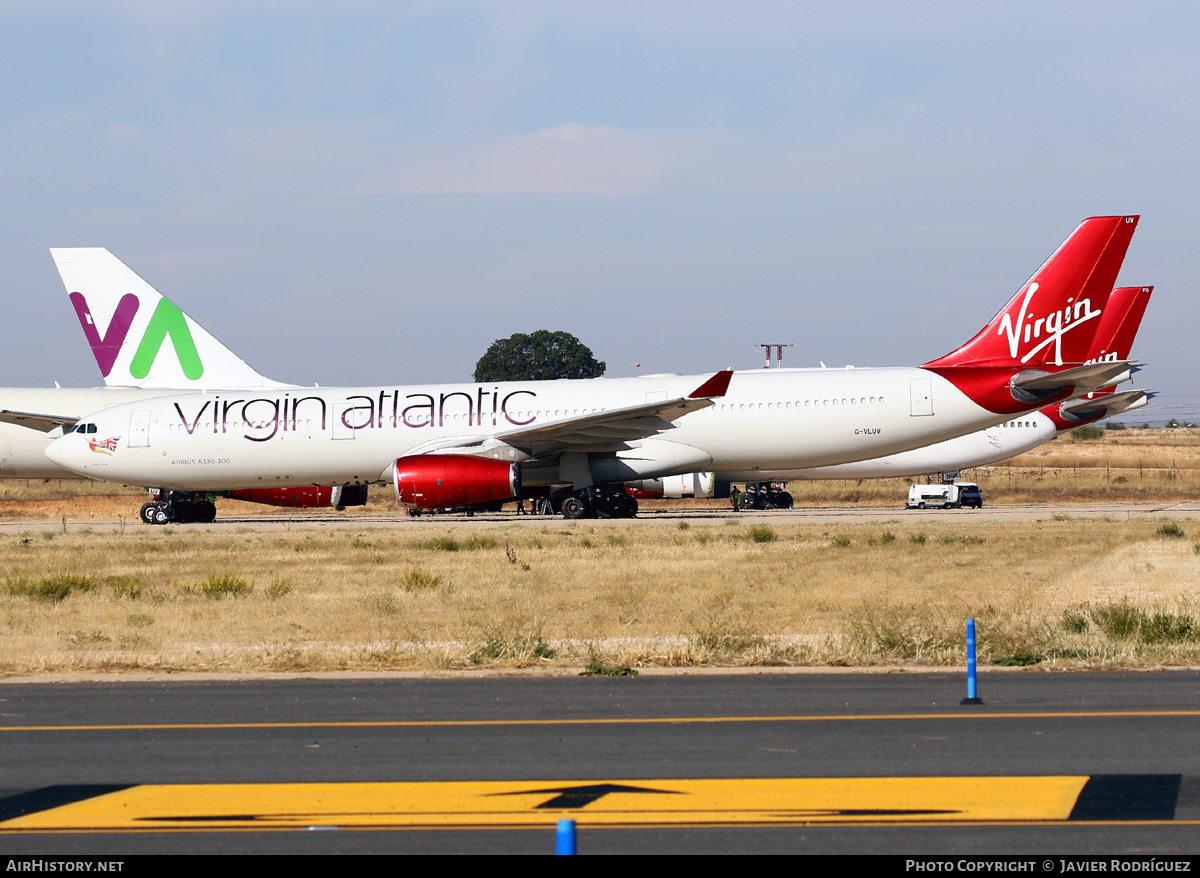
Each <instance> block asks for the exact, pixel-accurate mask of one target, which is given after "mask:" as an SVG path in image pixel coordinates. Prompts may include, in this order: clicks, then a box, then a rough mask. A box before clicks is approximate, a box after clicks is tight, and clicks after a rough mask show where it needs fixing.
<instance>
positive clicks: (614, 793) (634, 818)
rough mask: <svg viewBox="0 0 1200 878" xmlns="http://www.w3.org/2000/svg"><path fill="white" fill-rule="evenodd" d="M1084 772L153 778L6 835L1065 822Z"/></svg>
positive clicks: (31, 818) (23, 820) (20, 823)
mask: <svg viewBox="0 0 1200 878" xmlns="http://www.w3.org/2000/svg"><path fill="white" fill-rule="evenodd" d="M1088 780H1089V778H1088V777H1086V776H1060V777H908V778H861V777H860V778H767V779H721V780H612V781H488V782H451V783H324V784H320V783H314V784H308V783H296V784H174V785H145V786H135V787H130V788H128V789H124V790H119V791H114V792H109V793H107V794H102V795H94V796H91V797H88V798H82V799H81V800H79V801H73V802H69V803H68V804H60V805H58V806H57V807H48V808H46V809H45V810H40V811H35V812H34V813H27V814H24V815H23V816H19V817H14V818H12V819H9V820H7V821H4V822H2V823H0V831H9V832H12V831H25V832H28V831H38V830H41V831H60V832H61V831H67V832H71V831H87V830H93V831H94V830H108V831H119V830H131V829H140V830H147V829H159V830H161V829H191V830H197V829H205V830H218V829H219V830H230V829H246V828H251V829H303V828H306V827H310V826H337V827H344V828H384V827H394V828H417V827H431V828H451V827H462V828H466V827H493V828H499V827H520V826H547V825H551V824H553V822H554V821H555V820H556V819H558V818H560V817H571V818H574V819H575V820H576V821H577V822H578V823H579V824H580V825H581V826H631V825H648V824H649V825H656V826H670V825H689V826H696V825H708V824H722V825H738V824H742V825H747V824H755V825H760V826H761V825H789V824H791V825H796V824H820V823H828V824H847V823H873V824H877V823H880V822H901V823H963V822H971V823H979V822H1001V821H1003V822H1012V821H1036V822H1043V821H1063V820H1067V819H1068V818H1069V817H1070V816H1071V813H1072V809H1073V808H1074V807H1075V804H1076V801H1077V800H1078V799H1079V796H1080V793H1081V792H1082V791H1083V788H1084V786H1085V785H1086V784H1087V783H1088Z"/></svg>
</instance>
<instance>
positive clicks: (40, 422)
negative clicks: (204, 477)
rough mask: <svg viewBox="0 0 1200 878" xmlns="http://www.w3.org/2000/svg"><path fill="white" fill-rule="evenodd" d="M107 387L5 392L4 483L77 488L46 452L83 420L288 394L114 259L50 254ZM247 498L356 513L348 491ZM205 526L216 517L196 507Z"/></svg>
mask: <svg viewBox="0 0 1200 878" xmlns="http://www.w3.org/2000/svg"><path fill="white" fill-rule="evenodd" d="M50 252H51V255H52V256H53V258H54V262H55V265H56V266H57V268H58V271H59V274H60V275H61V277H62V280H63V284H64V285H65V286H66V288H67V293H68V295H69V298H70V301H71V305H72V307H73V308H74V310H75V314H76V316H77V317H78V318H79V324H80V326H81V327H82V329H83V333H84V336H85V337H86V338H87V341H88V344H89V345H90V347H91V349H92V353H93V355H94V356H95V358H96V365H97V366H98V367H99V368H100V373H101V375H102V376H103V378H104V382H105V386H104V387H92V388H71V389H68V388H61V387H57V386H55V387H54V388H53V389H48V388H30V387H12V388H0V478H47V479H51V478H54V479H75V478H80V476H79V475H78V474H77V473H74V472H71V471H70V470H67V469H64V468H62V467H60V466H57V465H56V464H54V463H52V462H51V461H50V460H49V459H47V457H46V446H47V445H48V444H49V443H50V441H51V440H52V439H54V438H57V437H58V436H61V435H62V428H63V427H68V426H70V425H72V424H74V423H75V422H76V421H77V420H78V419H79V416H80V415H84V414H87V413H88V412H92V411H96V410H97V409H100V408H105V407H108V406H112V405H117V404H119V403H123V402H129V401H131V400H135V399H145V398H148V397H151V396H160V395H162V394H164V393H180V392H185V391H188V390H208V391H211V390H213V389H225V388H229V389H247V390H257V389H262V388H267V387H270V388H283V387H292V386H294V385H288V384H282V383H280V382H278V381H273V380H271V379H270V378H267V377H265V376H263V375H261V374H259V373H258V372H256V371H254V370H253V369H252V368H250V366H248V365H247V364H246V363H245V361H244V360H242V359H241V358H240V357H238V356H237V355H236V354H234V353H233V352H232V351H231V350H229V349H228V348H227V347H225V346H224V345H223V344H221V343H220V342H219V341H217V340H216V339H215V338H213V337H212V336H211V335H210V334H209V333H208V332H206V331H205V330H204V328H203V327H201V326H200V325H199V324H197V323H196V322H195V321H194V320H192V318H191V317H189V316H188V315H186V314H184V313H183V312H182V311H181V310H180V309H179V308H178V307H177V306H176V305H175V304H174V303H173V302H171V301H170V300H168V299H166V298H165V297H164V296H162V295H161V294H160V293H159V292H158V291H157V290H155V289H154V288H153V287H152V286H150V284H148V283H147V282H146V281H145V280H143V279H142V278H141V277H139V276H138V275H137V274H135V273H134V272H133V271H131V270H130V269H129V268H128V267H127V266H126V265H125V264H124V263H122V262H121V261H120V260H119V259H117V258H116V257H115V256H113V255H112V254H111V253H109V252H108V251H107V250H104V249H102V248H96V247H89V248H70V249H54V250H51V251H50ZM239 499H244V500H250V501H253V502H259V503H269V504H272V505H284V506H300V505H306V506H320V505H329V506H339V505H354V504H355V503H357V502H361V501H363V500H365V494H364V493H363V492H361V491H357V492H356V491H343V489H342V488H341V487H334V488H329V487H323V488H309V489H306V490H301V491H294V490H293V491H288V492H280V491H276V490H260V491H249V492H240V493H239ZM197 504H198V505H197V506H196V507H195V510H194V511H195V512H196V513H197V514H198V515H199V516H200V517H205V516H207V515H210V514H212V515H215V512H216V509H215V507H213V506H212V504H211V503H210V502H208V501H207V500H206V499H204V500H197Z"/></svg>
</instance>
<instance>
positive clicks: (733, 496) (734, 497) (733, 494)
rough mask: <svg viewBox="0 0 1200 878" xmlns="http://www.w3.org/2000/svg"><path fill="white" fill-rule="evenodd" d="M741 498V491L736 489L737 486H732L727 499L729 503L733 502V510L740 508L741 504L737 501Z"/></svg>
mask: <svg viewBox="0 0 1200 878" xmlns="http://www.w3.org/2000/svg"><path fill="white" fill-rule="evenodd" d="M741 499H742V492H741V491H739V490H738V489H737V486H734V489H733V490H732V491H730V492H729V500H730V502H731V503H733V511H734V512H737V511H738V510H739V509H741V504H740V502H739V501H740V500H741Z"/></svg>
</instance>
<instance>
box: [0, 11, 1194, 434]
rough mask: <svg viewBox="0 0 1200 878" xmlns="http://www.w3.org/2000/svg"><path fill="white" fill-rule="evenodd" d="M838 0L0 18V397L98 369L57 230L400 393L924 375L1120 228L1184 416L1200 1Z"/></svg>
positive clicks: (226, 336) (264, 353)
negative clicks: (596, 367) (503, 370)
mask: <svg viewBox="0 0 1200 878" xmlns="http://www.w3.org/2000/svg"><path fill="white" fill-rule="evenodd" d="M830 7H831V4H823V3H822V4H818V3H812V4H809V3H802V2H782V3H768V2H741V3H737V4H731V3H706V2H695V0H692V2H673V0H664V2H658V3H645V2H641V3H626V2H613V0H607V2H595V3H593V2H572V3H569V4H563V3H553V2H520V0H505V2H495V3H488V2H465V0H464V2H410V3H405V2H390V3H368V2H347V0H342V2H337V3H321V2H308V3H305V2H286V3H285V2H278V3H271V2H262V3H254V2H237V3H223V2H206V3H203V4H199V3H197V4H189V3H176V4H162V3H152V2H133V0H130V2H113V3H102V2H101V3H96V2H66V0H57V2H56V0H40V2H4V0H0V81H2V82H3V86H2V88H3V95H4V99H3V100H2V101H0V181H2V189H0V191H2V193H3V198H2V199H0V223H2V227H0V228H2V232H3V233H2V234H0V257H2V258H3V263H4V267H5V271H4V272H3V274H2V275H0V285H2V287H0V289H2V291H3V301H4V302H5V304H6V306H7V307H6V326H7V328H8V330H9V331H8V333H7V338H8V341H9V343H8V344H7V345H5V347H4V350H3V351H2V352H0V366H2V367H3V371H4V378H3V383H5V384H8V385H13V386H24V385H35V386H36V385H47V384H49V383H50V382H52V381H55V380H57V381H59V382H61V383H62V384H64V385H90V384H93V383H95V382H96V381H97V374H96V368H95V364H94V362H93V361H92V360H91V357H90V353H89V352H88V350H87V348H86V345H85V344H84V342H83V339H82V337H81V335H80V333H79V329H78V327H77V325H76V324H75V322H74V315H73V313H72V311H71V309H70V306H69V304H68V302H67V299H66V296H65V293H64V291H63V289H62V287H61V284H60V283H59V281H58V278H57V274H56V273H55V271H54V267H53V264H52V262H51V260H50V257H49V254H48V252H47V250H48V248H49V247H52V246H104V247H108V248H109V249H110V250H112V251H113V252H114V253H116V254H117V255H118V256H119V257H121V258H122V259H123V260H125V261H126V262H127V263H128V264H129V265H130V266H131V267H132V268H134V270H136V271H138V272H139V273H140V274H142V275H143V276H144V277H146V278H147V280H149V281H150V282H151V283H153V284H154V285H155V286H157V287H158V288H159V289H160V290H162V291H163V292H164V293H165V294H167V295H168V296H170V297H171V298H173V299H174V300H175V301H176V302H177V303H178V304H179V305H180V306H181V307H183V308H184V310H186V311H187V312H188V313H190V314H191V315H192V316H194V317H195V318H196V319H197V320H199V321H200V322H201V323H202V324H203V325H204V326H205V327H206V328H207V329H209V330H210V331H211V332H212V333H213V334H215V335H216V336H217V337H219V338H221V339H222V340H224V341H226V343H228V344H229V345H230V346H231V347H232V348H233V349H234V350H236V351H237V352H238V353H240V354H241V355H242V356H243V357H245V358H246V359H247V360H248V361H249V362H250V363H251V364H252V365H254V366H255V367H257V368H259V369H260V370H261V371H263V372H265V373H266V374H268V375H270V376H272V377H274V378H278V379H280V380H289V381H296V382H302V383H311V382H320V383H321V384H323V385H333V384H350V383H382V382H404V383H412V382H425V381H456V380H468V379H469V377H470V374H471V372H472V370H473V367H474V363H475V360H476V359H477V358H478V357H479V356H480V355H481V354H482V353H483V351H484V350H485V349H486V347H487V346H488V344H489V343H490V342H491V341H492V340H493V339H495V338H499V337H503V336H507V335H509V334H511V333H513V332H530V331H533V330H536V329H551V330H558V329H565V330H567V331H570V332H573V333H575V334H576V335H578V336H579V337H580V338H581V339H582V340H583V341H584V342H585V343H587V344H588V345H590V346H591V347H592V349H593V351H594V352H595V354H596V356H597V357H598V358H599V359H602V360H605V361H607V363H608V366H609V374H610V375H613V376H619V375H628V374H633V373H634V372H636V371H639V369H638V368H637V365H636V364H638V363H640V364H641V368H640V371H648V370H649V371H666V370H673V371H682V372H703V371H707V370H715V369H717V368H721V367H723V366H727V365H732V366H735V367H739V368H750V367H754V366H756V365H759V364H760V363H761V351H760V349H759V348H758V347H757V345H758V343H760V342H787V343H790V344H792V345H794V347H793V348H791V349H789V350H788V351H787V354H786V359H785V362H787V363H788V364H791V365H816V363H817V362H818V361H821V360H823V361H825V362H826V363H828V364H829V365H842V364H844V363H853V364H855V365H902V364H916V363H920V362H923V361H925V360H928V359H932V358H933V357H936V356H938V355H941V354H943V353H945V352H946V351H948V350H950V349H952V348H954V347H956V346H957V345H958V344H959V343H961V342H962V341H964V340H965V339H966V338H968V337H969V336H971V335H972V334H973V333H974V332H975V331H976V330H978V328H979V327H980V326H981V325H982V324H983V323H984V322H985V321H986V320H987V319H988V318H990V317H991V315H992V314H993V313H994V312H995V311H996V310H997V308H998V307H999V306H1000V305H1001V304H1002V303H1003V302H1004V301H1005V300H1006V299H1007V298H1008V297H1009V296H1010V295H1012V294H1013V293H1014V292H1015V291H1016V289H1017V288H1018V287H1019V286H1020V285H1021V283H1022V282H1023V281H1024V280H1025V279H1026V278H1027V277H1028V276H1029V275H1030V274H1031V273H1032V272H1033V271H1034V270H1035V269H1036V268H1037V266H1038V265H1039V264H1040V263H1041V262H1042V261H1043V260H1044V259H1045V257H1046V256H1048V255H1049V254H1050V253H1051V252H1052V251H1053V250H1054V248H1055V247H1056V246H1057V245H1058V244H1059V243H1060V242H1061V241H1062V239H1063V238H1065V237H1066V236H1067V235H1068V234H1069V233H1070V231H1071V230H1072V229H1073V228H1074V226H1075V225H1076V223H1077V222H1078V221H1079V220H1080V219H1082V218H1084V217H1085V216H1089V215H1096V214H1118V213H1120V214H1127V213H1140V214H1142V216H1143V219H1142V223H1141V225H1140V227H1139V230H1138V233H1137V235H1136V236H1135V238H1134V241H1133V245H1132V247H1131V248H1130V251H1129V255H1128V258H1127V259H1126V262H1125V268H1124V270H1123V271H1122V274H1121V282H1122V283H1127V284H1147V283H1149V284H1155V285H1156V292H1155V297H1154V300H1153V301H1152V302H1151V305H1150V308H1149V310H1148V312H1147V315H1146V319H1145V322H1144V324H1143V329H1142V332H1141V334H1140V336H1139V340H1138V344H1137V347H1136V348H1135V351H1134V353H1135V356H1137V357H1138V358H1139V359H1141V360H1143V361H1144V362H1146V363H1147V364H1148V368H1147V369H1146V370H1145V371H1144V372H1143V373H1142V375H1141V378H1142V384H1143V386H1153V387H1155V388H1158V389H1160V390H1162V391H1163V396H1162V397H1160V399H1159V400H1157V401H1156V402H1158V403H1159V405H1157V406H1156V408H1155V410H1154V413H1153V414H1147V415H1146V416H1145V417H1152V418H1159V419H1165V418H1167V417H1171V416H1172V415H1173V414H1174V415H1179V416H1187V417H1196V416H1198V415H1200V402H1198V401H1200V381H1198V380H1197V374H1198V370H1197V366H1198V365H1200V362H1198V359H1197V354H1196V353H1195V345H1194V343H1193V336H1194V327H1195V326H1196V325H1197V323H1198V319H1200V303H1198V301H1197V297H1196V296H1195V294H1194V291H1195V289H1196V287H1197V283H1198V282H1200V255H1198V254H1197V248H1196V245H1195V242H1196V240H1197V239H1198V237H1200V210H1198V209H1197V194H1198V192H1197V189H1198V186H1197V177H1198V171H1197V159H1196V152H1197V144H1198V143H1200V102H1198V101H1197V100H1196V99H1195V97H1194V94H1195V89H1196V85H1197V84H1198V83H1200V53H1196V52H1195V49H1194V47H1195V45H1196V42H1197V38H1198V37H1200V28H1198V27H1197V25H1198V24H1200V21H1198V20H1200V7H1194V6H1192V5H1189V4H1178V3H1153V2H1146V3H1140V4H1136V5H1132V4H1118V3H1104V2H1089V3H1049V4H1047V3H1038V4H1034V3H1019V2H1015V3H1006V4H963V3H921V2H914V3H907V4H891V3H844V4H835V5H833V7H834V8H830ZM1141 417H1142V416H1138V418H1137V419H1139V420H1140V419H1141Z"/></svg>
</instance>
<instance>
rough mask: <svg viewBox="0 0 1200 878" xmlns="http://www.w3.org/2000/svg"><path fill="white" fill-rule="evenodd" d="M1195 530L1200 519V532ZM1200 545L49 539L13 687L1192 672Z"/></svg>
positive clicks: (733, 530) (670, 537)
mask: <svg viewBox="0 0 1200 878" xmlns="http://www.w3.org/2000/svg"><path fill="white" fill-rule="evenodd" d="M1187 524H1188V523H1187V522H1185V525H1187ZM1195 537H1200V529H1197V531H1196V533H1195V534H1192V533H1188V532H1186V527H1181V526H1180V525H1178V524H1176V523H1174V522H1164V521H1160V520H1143V521H1133V522H1128V521H1119V522H1118V521H1105V520H1101V519H1095V520H1080V519H1070V520H1062V521H1050V522H1029V523H1024V524H1015V525H1014V524H1007V525H1005V526H1003V527H999V526H996V525H989V524H988V523H986V522H978V523H969V520H964V522H963V523H961V524H959V523H953V524H928V523H926V524H924V525H920V524H918V523H916V522H910V523H904V522H901V521H897V522H895V523H894V524H892V523H888V524H885V525H882V526H880V525H854V526H845V527H838V528H836V529H830V528H828V527H825V526H821V525H807V526H806V525H796V526H776V527H771V526H769V525H764V524H754V523H753V519H752V518H749V517H743V518H739V519H736V520H732V523H725V524H714V525H707V526H703V527H701V526H688V525H687V522H685V521H681V522H679V523H678V525H657V526H650V525H638V524H631V525H627V526H620V527H612V526H609V527H588V526H586V525H582V526H581V525H579V524H570V525H567V524H565V523H562V522H559V521H553V522H552V523H550V524H548V525H547V526H546V527H544V528H540V529H539V528H533V529H531V528H517V527H504V526H501V527H496V528H489V529H487V530H469V529H466V528H459V529H457V531H456V530H455V529H453V528H447V529H446V530H444V531H443V530H439V531H438V532H436V533H432V534H431V533H430V532H428V531H425V532H423V533H421V534H415V533H405V532H403V531H396V530H394V529H392V530H383V529H375V530H372V529H365V528H364V529H362V530H359V531H357V532H356V531H355V530H338V531H332V532H317V531H306V530H300V531H249V530H246V531H243V532H232V533H230V532H219V531H192V532H189V531H187V530H186V529H183V528H180V529H176V528H171V527H166V528H147V527H141V528H138V529H136V530H134V529H127V530H126V532H124V533H121V532H119V531H118V532H115V533H113V532H103V533H102V532H95V531H94V532H88V531H86V530H85V531H84V532H79V533H68V534H55V533H53V532H50V531H43V532H37V533H31V534H29V535H25V536H17V537H9V538H6V539H5V541H4V542H3V543H0V565H2V568H3V569H4V570H5V571H6V575H5V578H4V580H3V582H2V583H0V624H2V625H3V632H4V636H3V649H2V650H0V673H2V674H4V675H13V674H25V673H31V672H32V673H37V672H61V671H125V670H159V671H174V670H199V671H251V670H254V671H262V670H266V671H270V670H339V669H435V670H436V669H453V668H478V667H527V666H534V665H538V666H547V667H550V666H576V667H577V666H582V665H584V664H587V663H591V662H598V663H603V664H605V665H610V666H633V667H637V666H650V665H658V666H697V665H718V666H721V665H724V666H729V665H843V666H879V665H903V664H908V665H912V664H916V665H945V664H953V663H962V662H963V660H964V653H963V639H964V638H963V627H964V623H965V620H966V619H967V618H968V617H974V618H977V619H978V620H979V625H980V645H981V661H984V662H988V661H991V662H1000V663H1010V664H1011V663H1015V664H1029V663H1036V664H1041V665H1044V666H1056V667H1062V666H1082V667H1129V666H1145V665H1152V666H1161V665H1192V664H1197V663H1198V662H1197V659H1198V658H1200V603H1197V601H1196V594H1197V591H1196V589H1197V585H1198V581H1200V554H1198V552H1200V540H1197V539H1195Z"/></svg>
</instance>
